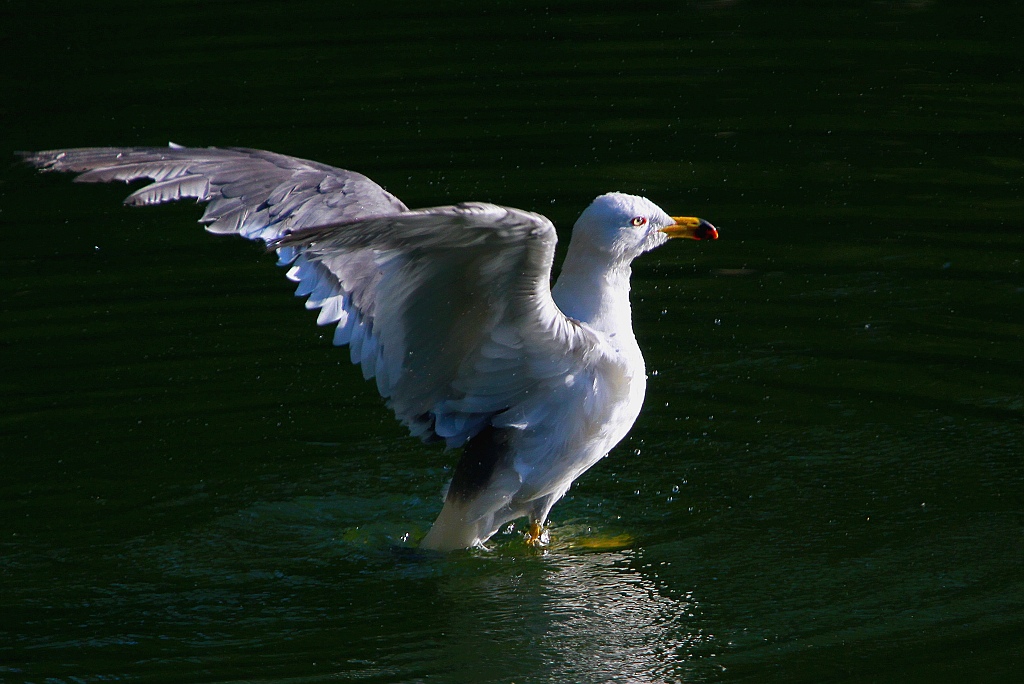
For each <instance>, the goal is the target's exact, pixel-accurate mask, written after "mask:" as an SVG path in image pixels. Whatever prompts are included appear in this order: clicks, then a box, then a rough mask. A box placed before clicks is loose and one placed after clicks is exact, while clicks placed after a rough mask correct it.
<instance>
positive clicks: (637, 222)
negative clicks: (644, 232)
mask: <svg viewBox="0 0 1024 684" xmlns="http://www.w3.org/2000/svg"><path fill="white" fill-rule="evenodd" d="M630 223H631V224H633V226H634V227H636V228H639V227H640V226H642V225H644V224H645V223H647V218H646V217H645V216H634V217H633V220H632V221H630Z"/></svg>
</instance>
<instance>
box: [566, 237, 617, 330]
mask: <svg viewBox="0 0 1024 684" xmlns="http://www.w3.org/2000/svg"><path fill="white" fill-rule="evenodd" d="M630 273H631V271H630V267H629V262H628V261H624V260H622V259H617V258H615V257H613V256H611V255H608V254H607V253H603V252H600V251H598V250H595V249H588V248H586V247H583V248H580V247H579V243H575V244H574V243H572V242H570V244H569V251H568V253H567V254H566V256H565V262H564V263H563V264H562V271H561V273H560V274H559V276H558V281H557V282H556V283H555V286H554V288H552V290H551V295H552V297H553V298H554V300H555V304H557V305H558V308H559V309H561V310H562V313H564V314H565V315H566V316H569V317H571V318H575V319H576V320H578V321H580V322H581V323H586V324H587V325H588V326H590V327H591V328H593V329H595V330H599V331H601V332H603V333H606V334H608V335H609V336H624V335H625V336H627V337H628V338H629V339H630V340H633V339H634V338H633V321H632V313H631V311H630V308H629V276H630Z"/></svg>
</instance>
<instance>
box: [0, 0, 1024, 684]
mask: <svg viewBox="0 0 1024 684" xmlns="http://www.w3.org/2000/svg"><path fill="white" fill-rule="evenodd" d="M104 5H105V8H104V9H103V10H97V8H96V7H95V6H93V5H90V6H88V7H86V6H78V5H74V4H70V3H66V4H62V5H60V7H59V8H58V9H59V11H58V10H55V9H46V8H43V7H42V6H39V7H35V6H33V7H32V8H17V7H11V6H8V7H7V8H6V9H3V10H0V25H2V26H3V27H4V28H2V29H0V37H3V39H4V41H3V44H4V46H5V47H4V48H3V49H4V51H5V53H6V57H7V59H6V60H5V62H7V63H8V64H13V65H15V66H16V68H9V69H7V70H5V72H4V74H3V75H2V76H0V79H2V82H0V85H2V92H3V93H4V96H3V99H2V100H0V117H2V118H3V120H4V126H3V129H4V132H3V133H2V134H0V136H2V137H0V143H2V145H0V150H8V151H13V150H16V149H45V148H53V147H61V146H85V145H104V144H139V145H143V144H145V145H162V144H165V143H166V142H167V141H168V140H174V141H175V142H178V143H181V144H188V145H200V146H201V145H244V146H252V147H261V148H267V149H272V150H275V151H279V152H284V153H288V154H294V155H297V156H302V157H307V158H313V159H317V160H319V161H323V162H326V163H331V164H336V165H338V166H343V167H346V168H352V169H356V170H359V171H361V172H364V173H366V174H368V175H369V176H371V177H372V178H374V179H376V180H378V181H379V182H381V183H383V184H385V185H386V186H387V187H388V188H389V189H390V190H391V191H393V192H395V193H396V194H397V195H398V196H399V197H401V198H402V199H403V200H404V201H406V203H407V204H409V205H410V206H426V205H435V204H443V203H446V202H452V201H460V200H467V199H477V200H485V201H494V202H499V203H503V204H509V205H512V206H518V207H522V208H526V209H531V210H535V211H541V212H543V213H545V214H546V215H548V216H550V217H551V218H552V219H553V220H554V221H555V222H556V225H558V226H559V230H560V232H561V234H562V235H563V243H564V242H565V238H566V237H567V236H568V233H567V231H568V228H569V227H570V226H571V224H572V221H573V220H574V219H575V216H576V215H577V214H578V213H579V211H581V210H582V209H583V207H585V206H586V204H587V203H588V202H589V201H590V200H591V199H592V198H593V196H595V195H596V194H599V193H601V192H605V191H608V190H622V191H627V192H639V193H643V194H645V195H647V196H649V197H651V198H652V199H653V200H654V201H655V202H657V203H659V204H660V205H662V206H664V207H665V208H666V209H667V210H669V211H670V212H672V213H676V214H684V213H686V214H697V215H700V216H703V217H705V218H707V219H709V220H711V221H712V222H714V223H715V224H716V225H719V226H720V227H721V232H722V239H721V240H719V241H718V242H716V243H711V244H703V243H700V244H691V243H688V244H675V243H673V244H670V245H668V246H667V247H665V248H663V249H661V250H659V251H657V252H656V253H654V254H651V255H648V256H646V257H644V259H642V260H641V261H639V262H637V264H636V267H635V270H634V273H635V276H634V287H633V300H634V309H635V319H636V329H637V334H638V337H639V338H640V340H641V345H642V346H643V348H644V349H645V354H646V357H647V360H648V368H649V373H650V383H649V390H648V398H647V403H646V407H645V410H644V413H643V414H642V415H641V417H640V419H639V421H638V423H637V425H636V427H635V428H634V430H633V432H632V434H631V436H630V437H629V438H628V439H627V440H626V441H625V442H624V443H623V444H622V445H621V446H620V447H618V448H617V449H616V450H615V451H614V452H613V454H612V455H611V457H610V458H608V459H607V460H605V461H603V462H602V463H601V464H599V465H598V466H597V467H595V468H594V469H593V470H592V471H590V472H589V473H588V474H587V475H586V476H585V477H584V478H582V479H581V480H580V481H579V482H578V484H577V485H576V486H575V487H574V488H573V489H572V491H571V492H570V495H569V496H568V497H567V498H566V499H565V500H564V501H563V502H561V503H560V504H559V505H558V506H556V508H555V509H554V511H553V514H552V519H553V523H554V526H553V529H552V535H553V541H552V544H551V546H550V547H549V548H548V549H547V550H545V551H537V550H532V549H528V548H526V547H525V546H524V545H523V544H522V542H521V541H520V538H519V535H518V532H517V531H512V532H511V533H509V534H507V535H503V536H500V537H498V538H496V539H495V540H494V541H493V544H492V548H491V549H490V550H489V551H470V552H463V553H455V554H451V555H450V556H445V557H437V556H429V555H423V554H420V553H418V552H417V551H416V550H415V549H414V546H415V540H416V539H418V538H419V537H420V536H421V535H422V534H423V533H424V532H425V531H426V529H427V528H428V526H429V524H430V522H431V521H432V519H433V516H434V515H436V513H437V511H438V509H439V507H440V497H439V493H440V489H441V486H442V484H443V483H444V481H445V480H446V478H447V477H448V476H449V473H450V468H451V466H452V465H453V464H454V461H455V459H456V454H453V453H445V452H443V451H441V450H439V449H436V448H431V447H428V446H424V445H421V444H420V443H418V442H417V441H415V440H412V439H410V438H408V437H407V436H405V435H404V434H403V431H402V430H401V428H400V427H399V426H398V425H397V424H396V423H395V421H394V420H393V419H392V417H391V416H390V415H389V414H388V412H387V410H386V409H385V408H384V407H383V405H382V402H381V401H380V400H379V398H378V397H377V396H376V394H375V392H374V391H373V387H372V385H371V384H367V383H364V382H362V380H361V377H360V375H359V372H358V369H355V368H353V367H351V366H350V365H349V363H348V360H347V354H346V353H344V352H339V350H336V349H334V348H332V347H331V346H330V343H329V337H330V336H329V334H328V332H327V331H324V330H322V329H317V328H316V327H315V326H314V325H313V323H314V318H313V317H312V316H311V315H310V314H309V313H308V312H306V311H305V310H304V309H303V307H302V306H301V305H300V303H299V302H298V301H297V300H295V299H294V298H293V297H291V296H290V293H291V290H292V286H291V284H290V283H288V282H287V281H286V280H285V279H284V278H283V274H282V273H281V272H280V271H279V269H277V268H276V267H275V266H274V265H273V259H272V258H268V257H267V256H266V255H265V254H264V253H263V251H262V249H260V248H259V247H258V246H254V245H251V244H246V243H244V242H243V241H240V240H232V239H217V238H214V237H212V236H209V235H206V234H204V232H203V231H202V230H201V229H199V228H198V227H197V226H196V225H195V224H194V221H195V219H197V218H198V216H199V214H200V211H199V210H198V209H197V208H196V207H195V206H190V205H185V206H173V207H160V208H153V209H147V210H129V209H125V208H123V207H121V206H120V204H119V202H120V200H121V199H122V198H123V196H124V195H125V194H126V190H125V188H124V187H122V186H116V187H107V186H81V185H73V184H71V183H70V182H69V179H68V178H63V177H53V176H36V175H34V174H32V173H31V172H29V171H27V170H26V169H23V168H21V167H20V166H18V165H16V164H14V163H13V162H12V163H11V165H10V166H9V167H5V168H4V169H3V171H2V175H0V221H2V223H3V226H2V229H3V233H4V236H5V241H6V249H5V250H4V254H3V256H2V257H0V260H2V264H0V313H2V317H3V320H4V323H3V325H2V326H0V345H2V349H3V351H2V355H0V459H2V473H3V474H2V476H0V588H2V590H0V680H3V681H11V682H16V681H32V682H41V681H51V682H72V681H74V682H98V681H112V680H116V681H122V680H126V681H189V682H200V681H261V682H286V681H287V682H317V681H338V680H341V681H348V680H354V681H379V682H419V681H451V682H481V681H494V682H518V683H522V682H567V681H579V682H600V681H640V682H643V681H650V682H663V681H698V682H700V681H703V682H718V681H759V682H760V681H780V682H781V681H785V682H794V681H807V682H823V681H892V682H907V681H920V682H937V681H949V682H963V681H1010V680H1012V679H1013V677H1014V674H1015V673H1019V672H1020V671H1022V670H1024V619H1022V617H1021V616H1022V614H1024V613H1022V609H1024V573H1022V570H1021V568H1022V562H1024V463H1022V454H1024V422H1022V418H1024V391H1022V376H1024V372H1022V371H1024V363H1022V356H1021V338H1022V333H1024V315H1022V313H1021V312H1022V311H1024V307H1022V304H1024V301H1022V296H1024V277H1022V267H1021V258H1022V256H1024V234H1022V228H1024V225H1022V216H1024V206H1022V187H1021V186H1022V180H1021V179H1022V175H1024V154H1022V145H1021V131H1022V130H1024V121H1022V116H1021V112H1022V108H1021V103H1022V86H1021V84H1022V79H1021V58H1020V55H1019V49H1018V47H1017V46H1018V43H1019V41H1020V38H1021V36H1020V27H1021V26H1024V23H1022V19H1024V15H1022V12H1021V10H1020V7H1019V5H1017V4H1004V3H971V4H970V5H969V6H961V4H956V5H954V4H953V3H942V2H916V3H911V2H906V3H900V2H889V3H872V4H863V5H862V4H859V3H858V4H854V3H850V4H829V6H828V7H827V8H818V7H816V6H812V5H804V4H800V5H793V6H788V7H781V6H778V5H777V4H773V5H771V6H762V5H761V4H758V3H748V2H734V3H725V2H723V3H715V2H694V3H648V4H644V5H642V6H640V7H638V8H636V9H632V10H628V11H627V10H622V9H618V8H617V6H616V5H615V4H612V3H597V4H594V3H568V4H565V3H563V4H561V5H558V6H554V5H545V4H543V3H525V4H524V3H514V4H513V3H500V4H497V5H494V6H493V7H491V6H487V7H482V6H479V5H476V4H468V3H458V2H450V3H447V2H446V3H433V4H432V5H430V6H429V7H427V6H425V5H419V4H413V3H402V2H382V3H374V4H373V5H372V6H365V7H362V8H355V9H353V8H349V7H342V6H336V5H334V4H331V3H314V2H295V3H289V4H288V5H287V6H286V7H287V9H285V6H281V5H277V4H274V3H247V4H244V5H238V4H233V3H230V4H229V3H224V4H213V5H210V4H200V3H195V2H185V1H175V2H171V1H165V2H155V3H149V4H147V5H145V6H141V5H137V4H133V3H121V2H109V3H104ZM964 5H966V4H964Z"/></svg>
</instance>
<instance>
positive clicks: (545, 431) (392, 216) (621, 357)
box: [25, 145, 717, 550]
mask: <svg viewBox="0 0 1024 684" xmlns="http://www.w3.org/2000/svg"><path fill="white" fill-rule="evenodd" d="M25 159H26V160H27V161H28V162H29V163H31V164H33V165H35V166H37V167H39V168H42V169H44V170H52V171H75V172H80V173H81V175H79V176H78V177H77V179H76V180H78V181H83V182H105V181H113V180H122V181H125V182H128V181H132V180H136V179H139V178H148V179H150V180H151V181H152V182H151V183H150V184H149V185H146V186H144V187H142V188H140V189H139V190H137V191H135V192H133V193H132V194H131V195H130V196H129V197H128V199H127V200H126V203H128V204H132V205H147V204H158V203H162V202H168V201H173V200H177V199H181V198H183V197H194V198H196V199H197V200H198V201H200V202H208V203H209V205H208V206H207V208H206V211H205V213H204V214H203V217H202V218H201V219H200V221H201V222H202V223H204V224H205V225H206V228H207V230H209V231H211V232H214V233H237V234H238V235H241V236H242V237H245V238H248V239H253V240H262V241H263V242H264V243H266V244H267V245H269V246H270V247H272V248H274V249H276V250H277V252H278V257H279V263H280V264H281V265H283V266H287V267H288V277H289V278H290V279H292V280H293V281H295V282H296V283H297V289H296V295H299V296H305V297H307V300H306V307H307V308H309V309H319V314H318V317H317V323H318V324H320V325H336V326H337V328H336V331H335V335H334V342H335V344H338V345H345V344H347V345H348V346H349V351H350V355H351V359H352V362H353V363H356V364H359V365H360V366H361V368H362V371H363V375H364V377H366V378H367V379H369V378H375V379H376V383H377V388H378V390H379V391H380V394H381V396H383V397H384V398H386V399H387V403H388V406H389V407H390V408H391V409H392V410H393V411H394V412H395V415H396V417H397V418H398V419H399V420H400V421H401V422H402V423H403V424H405V425H406V426H407V427H408V428H409V430H410V432H411V433H412V434H414V435H416V436H418V437H421V438H422V439H424V440H426V441H430V440H434V439H443V440H444V441H445V442H446V444H447V445H448V446H449V447H462V446H464V447H465V451H464V453H463V456H462V458H461V460H460V461H459V464H458V466H457V467H456V470H455V474H454V477H453V480H452V483H451V485H450V487H449V488H448V491H447V494H446V498H445V505H444V507H443V509H442V511H441V513H440V515H439V517H438V519H437V521H436V522H435V523H434V526H433V527H432V529H431V530H430V532H429V533H428V534H427V536H426V537H425V538H424V540H423V543H422V545H423V546H424V547H426V548H433V549H441V550H447V549H455V548H464V547H468V546H473V545H479V544H482V543H483V542H484V541H486V540H487V539H488V538H489V537H490V536H491V535H493V534H494V533H495V532H496V531H497V530H498V528H499V527H501V526H502V525H503V524H505V523H506V522H508V521H510V520H514V519H516V518H519V517H523V516H527V517H529V519H530V523H531V532H530V539H531V542H532V541H536V539H537V537H538V535H539V534H540V530H541V526H542V525H543V524H544V522H545V520H546V518H547V515H548V512H549V511H550V509H551V506H552V505H554V503H555V502H556V501H557V500H558V499H559V498H561V497H562V496H563V495H564V494H565V492H566V490H567V489H568V488H569V486H570V485H571V484H572V482H573V480H574V479H576V478H577V477H579V476H580V475H581V474H582V473H583V472H584V471H585V470H587V469H588V468H589V467H590V466H592V465H593V464H594V463H596V462H597V461H598V460H600V459H601V458H602V457H604V456H605V455H606V454H607V453H608V451H609V450H610V449H611V448H612V447H613V446H615V444H616V443H618V442H619V441H620V440H621V439H622V438H623V437H624V436H625V435H626V433H627V432H628V431H629V429H630V428H631V427H632V425H633V422H634V421H635V420H636V417H637V415H638V414H639V412H640V407H641V405H642V403H643V397H644V391H645V386H646V376H645V370H644V360H643V356H642V355H641V353H640V348H639V346H638V345H637V342H636V338H635V337H634V336H633V329H632V322H631V314H630V306H629V276H630V262H631V261H632V260H633V258H634V257H636V256H638V255H640V254H641V253H643V252H645V251H647V250H650V249H653V248H654V247H657V246H658V245H660V244H662V243H664V242H665V241H666V240H667V239H668V238H669V237H690V238H693V239H714V238H716V237H717V232H716V231H715V229H714V227H712V226H711V225H710V224H709V223H707V222H705V221H701V220H699V219H696V218H690V217H683V218H672V217H670V216H668V214H666V213H665V212H664V211H662V210H661V209H660V208H658V207H657V206H656V205H654V204H653V203H651V202H650V201H648V200H646V199H644V198H642V197H636V196H632V195H625V194H621V193H609V194H606V195H602V196H600V197H598V198H597V199H596V200H594V202H593V203H592V204H591V205H590V207H588V208H587V210H586V211H584V212H583V214H582V215H581V216H580V218H579V220H578V221H577V222H576V225H575V227H574V230H573V238H572V240H571V241H570V244H569V249H568V253H567V255H566V259H565V263H564V264H563V266H562V270H561V274H560V276H559V279H558V282H557V283H556V284H555V286H554V288H551V287H550V277H551V268H552V260H553V258H554V248H555V241H556V237H555V229H554V226H552V224H551V222H550V221H549V220H548V219H546V218H545V217H543V216H541V215H539V214H534V213H530V212H525V211H521V210H518V209H511V208H507V207H500V206H496V205H492V204H485V203H477V202H468V203H463V204H458V205H455V206H446V207H435V208H430V209H420V210H412V211H411V210H409V209H407V208H406V207H405V205H404V204H402V203H401V202H400V201H399V200H398V199H397V198H395V197H394V196H393V195H391V194H390V193H388V192H387V191H385V190H384V189H383V188H381V187H380V186H379V185H377V184H376V183H374V182H373V181H371V180H370V179H369V178H366V177H365V176H362V175H360V174H358V173H354V172H351V171H345V170H342V169H337V168H334V167H330V166H326V165H323V164H318V163H316V162H310V161H306V160H301V159H296V158H293V157H287V156H284V155H278V154H274V153H270V152H264V151H260V150H247V149H218V148H208V149H190V148H183V147H179V146H175V145H172V146H171V147H169V148H166V149H161V148H83V149H71V150H53V151H49V152H38V153H29V154H26V155H25Z"/></svg>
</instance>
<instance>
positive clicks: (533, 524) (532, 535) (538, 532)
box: [526, 520, 545, 546]
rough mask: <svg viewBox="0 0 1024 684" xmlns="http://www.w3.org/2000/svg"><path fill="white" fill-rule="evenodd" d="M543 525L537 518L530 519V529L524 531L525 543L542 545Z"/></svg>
mask: <svg viewBox="0 0 1024 684" xmlns="http://www.w3.org/2000/svg"><path fill="white" fill-rule="evenodd" d="M543 535H544V526H543V525H541V524H540V522H539V521H537V520H531V521H530V530H529V531H528V532H527V533H526V543H527V545H529V546H537V545H543V544H544V541H545V540H544V539H542V537H543Z"/></svg>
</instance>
